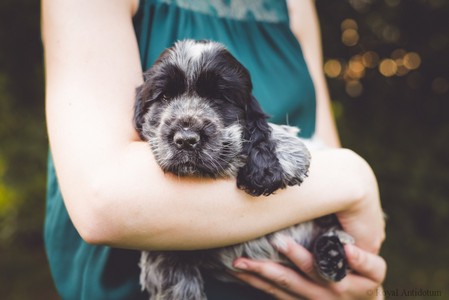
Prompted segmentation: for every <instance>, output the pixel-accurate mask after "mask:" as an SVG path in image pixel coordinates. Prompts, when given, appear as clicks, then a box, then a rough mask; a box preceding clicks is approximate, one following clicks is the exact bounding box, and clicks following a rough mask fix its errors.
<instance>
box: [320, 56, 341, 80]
mask: <svg viewBox="0 0 449 300" xmlns="http://www.w3.org/2000/svg"><path fill="white" fill-rule="evenodd" d="M342 70H343V67H342V65H341V63H340V62H339V61H338V60H336V59H329V60H327V61H326V63H325V64H324V73H325V74H326V76H327V77H330V78H336V77H338V76H339V75H340V74H341V71H342Z"/></svg>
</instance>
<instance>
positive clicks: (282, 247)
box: [272, 234, 288, 252]
mask: <svg viewBox="0 0 449 300" xmlns="http://www.w3.org/2000/svg"><path fill="white" fill-rule="evenodd" d="M272 243H273V246H274V247H275V248H276V249H277V250H278V251H279V252H287V249H288V244H287V241H286V239H285V237H284V236H282V235H280V234H277V235H276V236H275V237H274V238H273V240H272Z"/></svg>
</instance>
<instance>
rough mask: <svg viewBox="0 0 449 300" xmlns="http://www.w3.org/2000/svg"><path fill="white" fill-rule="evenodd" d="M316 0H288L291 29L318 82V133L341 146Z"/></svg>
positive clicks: (316, 84)
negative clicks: (325, 72) (331, 102)
mask: <svg viewBox="0 0 449 300" xmlns="http://www.w3.org/2000/svg"><path fill="white" fill-rule="evenodd" d="M314 2H315V1H313V0H301V1H297V0H288V1H287V4H288V12H289V18H290V28H291V30H292V32H293V34H294V35H295V37H296V38H297V39H298V41H299V42H300V43H301V48H302V50H303V53H304V57H305V60H306V63H307V67H308V69H309V72H310V75H311V77H312V80H313V83H314V85H315V92H316V102H317V112H316V120H317V122H316V135H317V136H318V137H319V138H320V139H322V140H323V141H324V142H325V143H326V144H327V145H328V146H330V147H340V139H339V137H338V132H337V128H336V126H335V120H334V117H333V114H332V107H331V105H330V97H329V91H328V88H327V85H326V80H325V78H324V72H323V51H322V47H321V33H320V27H319V22H318V17H317V14H316V10H315V3H314Z"/></svg>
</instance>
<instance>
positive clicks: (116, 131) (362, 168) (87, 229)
mask: <svg viewBox="0 0 449 300" xmlns="http://www.w3.org/2000/svg"><path fill="white" fill-rule="evenodd" d="M133 2H134V1H133ZM134 10H135V7H134V5H133V3H131V1H123V0H76V1H75V0H66V1H57V0H44V1H43V2H42V13H43V18H42V20H43V24H42V32H43V41H44V47H45V64H46V112H47V123H48V133H49V138H50V146H51V149H52V155H53V158H54V162H55V167H56V171H57V175H58V180H59V183H60V187H61V191H62V194H63V196H64V201H65V205H66V207H67V210H68V212H69V214H70V217H71V219H72V221H73V223H74V225H75V227H76V228H77V230H78V231H79V233H80V234H81V236H82V237H83V238H84V239H85V240H86V241H87V242H90V243H100V244H108V245H112V246H118V247H128V248H135V249H199V248H207V247H217V246H222V245H228V244H232V243H237V242H241V241H245V240H249V239H252V238H255V237H257V236H261V235H264V234H266V233H268V232H272V231H274V230H278V229H281V228H284V227H287V226H289V225H292V224H294V223H298V222H302V221H305V220H309V219H312V218H315V217H318V216H321V215H324V214H328V213H331V212H336V211H340V212H345V213H346V214H347V215H348V216H354V220H360V223H362V220H364V219H369V220H371V224H372V225H371V227H370V229H369V230H368V231H364V232H363V235H360V237H359V236H358V233H352V234H353V235H355V236H356V238H360V239H358V240H359V241H360V243H361V244H362V245H364V246H365V247H376V243H375V242H373V241H372V240H371V239H367V238H366V236H375V237H378V239H379V240H380V239H381V237H382V235H383V225H382V222H383V221H382V220H381V218H380V217H378V211H379V210H380V206H379V201H378V195H377V193H376V192H374V193H373V189H375V187H376V184H375V179H374V177H373V176H372V172H371V169H370V168H369V166H368V165H367V164H366V163H365V162H364V161H363V160H362V159H361V158H360V157H358V156H357V155H356V154H354V153H353V152H350V151H348V150H333V151H327V152H323V153H321V154H317V155H315V156H314V158H313V163H312V167H311V170H310V177H309V178H308V179H307V180H306V182H305V183H304V184H303V185H302V186H301V187H300V188H299V187H292V188H288V189H285V190H282V191H279V192H278V193H277V194H276V195H273V196H270V197H259V198H253V197H250V196H248V195H247V194H245V193H244V192H242V191H240V190H238V189H237V188H236V186H235V180H231V179H229V180H224V179H223V180H206V179H201V180H200V179H194V178H177V177H175V176H172V175H169V174H164V173H163V172H162V171H161V170H160V168H159V166H158V165H157V164H156V162H155V160H154V158H153V155H152V153H151V150H150V148H149V147H148V145H147V144H146V143H144V142H142V141H140V140H139V138H138V136H137V134H136V132H135V130H134V129H133V127H132V122H131V120H132V115H133V111H132V108H133V104H134V92H135V88H136V87H137V86H138V85H139V84H141V82H142V75H141V67H140V61H139V53H138V47H137V42H136V39H135V35H134V31H133V27H132V19H131V18H132V14H133V11H134ZM366 207H369V209H365V208H366ZM359 211H360V212H361V213H358V212H359ZM367 222H368V221H367ZM355 223H357V222H355ZM377 244H379V245H380V242H378V243H377Z"/></svg>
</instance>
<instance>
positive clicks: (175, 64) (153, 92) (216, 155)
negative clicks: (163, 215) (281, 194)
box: [134, 40, 285, 195]
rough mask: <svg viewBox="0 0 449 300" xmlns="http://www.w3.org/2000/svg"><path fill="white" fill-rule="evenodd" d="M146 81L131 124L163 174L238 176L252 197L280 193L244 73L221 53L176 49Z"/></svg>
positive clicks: (210, 45) (190, 46)
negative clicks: (145, 143) (153, 155)
mask: <svg viewBox="0 0 449 300" xmlns="http://www.w3.org/2000/svg"><path fill="white" fill-rule="evenodd" d="M144 77H145V82H144V84H143V85H142V86H140V87H139V88H138V89H137V100H136V105H135V115H134V124H135V127H136V129H137V130H138V132H139V133H140V135H141V137H142V139H144V140H147V141H148V142H149V143H150V145H151V147H152V150H153V153H154V154H155V157H156V160H157V162H158V163H159V165H160V166H161V168H162V169H163V170H164V171H165V172H171V173H174V174H177V175H179V176H191V175H194V176H209V177H220V176H237V185H238V186H239V187H240V188H242V189H245V190H246V191H247V192H248V193H250V194H252V195H261V194H270V193H272V192H273V191H275V190H277V189H278V188H282V187H285V184H284V183H283V182H282V169H281V167H280V164H279V161H278V160H277V158H276V155H275V145H274V143H272V142H271V140H270V137H271V130H270V127H269V126H268V123H267V121H266V119H267V116H266V115H265V114H264V113H263V112H262V110H261V108H260V106H259V104H258V103H257V101H256V99H255V98H254V97H253V96H252V94H251V91H252V84H251V78H250V75H249V72H248V71H247V70H246V68H245V67H243V65H242V64H240V63H239V62H238V61H237V60H236V59H235V58H234V57H233V56H232V55H231V54H230V53H229V52H228V51H227V50H226V49H225V48H224V46H222V45H221V44H219V43H215V42H209V41H193V40H184V41H181V42H177V43H176V44H175V45H174V46H172V47H171V48H168V49H167V50H165V51H164V52H163V53H162V54H161V56H160V57H159V58H158V59H157V61H156V62H155V64H154V65H153V66H152V67H151V68H150V69H149V70H148V71H147V72H146V73H145V74H144Z"/></svg>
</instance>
